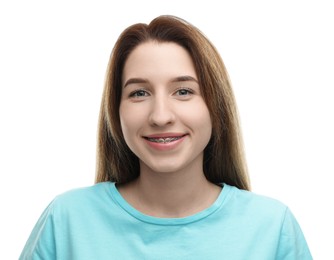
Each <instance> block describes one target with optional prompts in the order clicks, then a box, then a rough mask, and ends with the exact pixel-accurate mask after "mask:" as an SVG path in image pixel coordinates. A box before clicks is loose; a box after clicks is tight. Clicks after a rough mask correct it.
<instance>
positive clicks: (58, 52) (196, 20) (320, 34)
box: [0, 0, 334, 259]
mask: <svg viewBox="0 0 334 260" xmlns="http://www.w3.org/2000/svg"><path fill="white" fill-rule="evenodd" d="M330 2H331V1H321V0H320V1H319V0H317V1H315V0H314V1H293V0H289V1H268V0H267V1H265V0H263V1H237V0H236V1H216V2H214V1H208V0H206V1H200V2H196V1H180V0H178V1H173V0H169V1H153V0H152V1H133V2H131V1H127V0H123V1H119V2H116V1H7V3H6V2H5V1H2V2H1V3H0V29H1V31H0V33H1V35H0V37H1V40H0V45H1V47H0V87H1V89H0V120H1V121H0V124H1V127H0V185H1V187H0V192H1V196H0V207H1V214H0V217H1V221H0V230H1V231H0V240H1V241H0V244H1V250H0V258H1V259H17V258H18V256H19V254H20V252H21V250H22V248H23V246H24V243H25V242H26V240H27V238H28V235H29V234H30V231H31V229H32V228H33V225H34V224H35V222H36V221H37V219H38V217H39V215H40V214H41V212H42V211H43V209H44V208H45V207H46V206H47V204H48V203H49V202H50V201H51V200H52V198H53V197H54V196H55V195H57V194H59V193H62V192H64V191H66V190H68V189H72V188H76V187H81V186H87V185H91V184H93V181H94V174H95V141H96V128H97V117H98V112H99V104H100V98H101V94H102V86H103V81H104V74H105V70H106V65H107V62H108V58H109V54H110V52H111V49H112V47H113V44H114V43H115V41H116V38H117V37H118V35H119V33H121V31H122V30H123V29H124V28H125V27H127V26H129V25H131V24H133V23H137V22H145V23H148V22H150V21H151V20H152V19H153V18H154V17H156V16H158V15H160V14H173V15H177V16H180V17H182V18H184V19H186V20H188V21H189V22H191V23H193V24H194V25H196V26H197V27H198V28H199V29H201V30H202V31H203V32H204V33H205V34H206V35H207V36H208V38H209V39H210V40H211V41H212V42H213V43H214V45H215V46H216V47H217V48H218V50H219V51H220V53H221V55H222V57H223V59H224V61H225V64H226V66H227V69H228V71H229V73H230V76H231V80H232V84H233V87H234V90H235V95H236V98H237V102H238V105H239V110H240V117H241V123H242V127H243V132H244V141H245V147H246V153H247V159H248V163H249V169H250V175H251V180H252V187H253V191H254V192H256V193H260V194H263V195H267V196H270V197H274V198H276V199H279V200H281V201H282V202H284V203H285V204H287V205H288V206H289V207H290V208H291V210H292V211H293V212H294V214H295V216H296V217H297V219H298V221H299V223H300V225H301V227H302V229H303V231H304V234H305V236H306V238H307V241H308V243H309V246H310V249H311V251H312V253H313V256H314V258H315V259H334V252H333V232H334V224H333V220H334V214H333V198H334V194H333V193H334V191H333V174H334V166H333V147H334V139H333V133H334V124H333V111H334V102H333V98H334V94H333V92H332V89H333V88H334V79H333V78H334V77H333V69H334V64H333V63H334V51H333V49H334V40H333V31H334V30H333V29H334V28H333V27H334V15H333V13H334V12H333V11H334V9H333V7H332V6H331V5H330ZM218 3H219V4H218ZM259 246H260V245H259Z"/></svg>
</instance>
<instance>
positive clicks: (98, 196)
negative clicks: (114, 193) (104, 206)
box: [51, 182, 113, 210]
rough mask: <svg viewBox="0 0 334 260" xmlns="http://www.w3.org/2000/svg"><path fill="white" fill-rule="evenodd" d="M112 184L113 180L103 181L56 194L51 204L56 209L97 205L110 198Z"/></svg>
mask: <svg viewBox="0 0 334 260" xmlns="http://www.w3.org/2000/svg"><path fill="white" fill-rule="evenodd" d="M112 185H113V183H111V182H101V183H98V184H94V185H92V186H88V187H81V188H75V189H71V190H68V191H66V192H63V193H61V194H59V195H58V196H56V197H55V198H54V200H53V201H52V203H51V206H52V208H53V209H55V210H56V209H77V208H80V207H85V208H89V207H91V206H94V205H95V206H97V205H99V204H101V203H105V202H106V201H108V200H110V198H111V193H110V190H111V187H112Z"/></svg>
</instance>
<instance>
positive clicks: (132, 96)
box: [129, 89, 148, 98]
mask: <svg viewBox="0 0 334 260" xmlns="http://www.w3.org/2000/svg"><path fill="white" fill-rule="evenodd" d="M140 92H142V93H144V94H145V95H144V96H146V94H148V92H147V91H146V90H144V89H137V90H135V91H132V92H131V93H130V95H129V97H131V98H138V97H144V96H138V95H137V94H138V93H140Z"/></svg>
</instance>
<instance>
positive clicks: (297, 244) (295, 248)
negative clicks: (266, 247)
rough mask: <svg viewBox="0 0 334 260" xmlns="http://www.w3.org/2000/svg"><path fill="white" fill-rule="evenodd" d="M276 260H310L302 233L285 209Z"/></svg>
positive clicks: (289, 212)
mask: <svg viewBox="0 0 334 260" xmlns="http://www.w3.org/2000/svg"><path fill="white" fill-rule="evenodd" d="M276 259H277V260H281V259H282V260H283V259H284V260H312V259H313V258H312V256H311V253H310V250H309V248H308V245H307V242H306V240H305V237H304V235H303V232H302V230H301V228H300V226H299V224H298V222H297V220H296V218H295V217H294V216H293V214H292V212H291V211H290V210H289V209H288V208H287V209H286V212H285V216H284V220H283V223H282V229H281V233H280V239H279V245H278V251H277V254H276Z"/></svg>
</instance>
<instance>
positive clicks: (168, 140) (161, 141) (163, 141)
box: [147, 137, 181, 143]
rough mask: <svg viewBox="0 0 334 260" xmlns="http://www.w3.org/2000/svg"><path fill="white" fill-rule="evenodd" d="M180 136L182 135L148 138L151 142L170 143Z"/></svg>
mask: <svg viewBox="0 0 334 260" xmlns="http://www.w3.org/2000/svg"><path fill="white" fill-rule="evenodd" d="M180 138H181V137H166V138H162V137H160V138H147V139H148V140H149V141H151V142H156V143H169V142H172V141H175V140H177V139H180Z"/></svg>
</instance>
